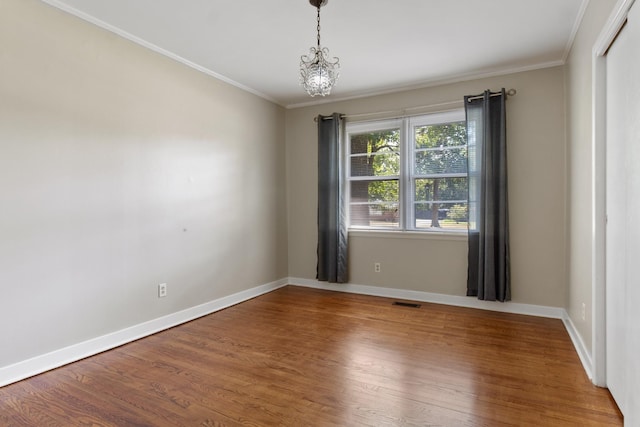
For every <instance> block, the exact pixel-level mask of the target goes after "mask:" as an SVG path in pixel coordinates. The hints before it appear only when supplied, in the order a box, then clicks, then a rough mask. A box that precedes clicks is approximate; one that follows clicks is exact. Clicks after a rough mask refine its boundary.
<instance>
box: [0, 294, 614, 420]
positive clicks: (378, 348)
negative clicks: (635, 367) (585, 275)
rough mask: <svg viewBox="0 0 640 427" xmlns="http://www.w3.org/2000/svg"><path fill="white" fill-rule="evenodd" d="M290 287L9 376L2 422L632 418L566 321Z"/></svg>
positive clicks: (2, 391) (0, 393) (2, 393)
mask: <svg viewBox="0 0 640 427" xmlns="http://www.w3.org/2000/svg"><path fill="white" fill-rule="evenodd" d="M392 302H393V300H390V299H386V298H377V297H369V296H362V295H351V294H346V293H339V292H329V291H321V290H315V289H307V288H301V287H295V286H287V287H285V288H281V289H279V290H277V291H274V292H271V293H269V294H266V295H263V296H260V297H258V298H255V299H253V300H250V301H247V302H244V303H242V304H239V305H236V306H234V307H231V308H228V309H226V310H222V311H220V312H217V313H214V314H212V315H209V316H206V317H203V318H200V319H198V320H195V321H193V322H190V323H187V324H184V325H181V326H179V327H176V328H173V329H170V330H168V331H165V332H162V333H158V334H156V335H153V336H151V337H148V338H145V339H142V340H139V341H137V342H134V343H130V344H127V345H125V346H122V347H119V348H117V349H114V350H112V351H109V352H105V353H102V354H100V355H97V356H94V357H91V358H88V359H85V360H82V361H80V362H77V363H74V364H71V365H68V366H65V367H62V368H60V369H56V370H54V371H51V372H47V373H45V374H42V375H39V376H37V377H34V378H31V379H28V380H25V381H22V382H19V383H16V384H12V385H9V386H7V387H4V388H0V425H2V426H38V427H42V426H118V427H125V426H202V427H213V426H314V427H315V426H422V427H425V426H434V427H435V426H443V427H448V426H491V427H493V426H621V425H622V417H621V415H620V413H619V412H618V410H617V407H616V406H615V404H614V403H613V401H612V399H611V397H610V395H609V393H608V391H607V390H606V389H600V388H597V387H595V386H593V385H592V384H591V383H590V381H589V380H588V378H587V377H586V375H585V373H584V371H583V369H582V366H581V365H580V361H579V359H578V356H577V354H576V352H575V350H574V348H573V346H572V344H571V342H570V339H569V336H568V335H567V333H566V331H565V329H564V326H563V325H562V322H561V321H560V320H556V319H544V318H536V317H529V316H520V315H512V314H504V313H495V312H488V311H480V310H472V309H465V308H457V307H448V306H442V305H436V304H425V303H423V304H422V306H421V307H420V308H409V307H402V306H397V305H393V304H392Z"/></svg>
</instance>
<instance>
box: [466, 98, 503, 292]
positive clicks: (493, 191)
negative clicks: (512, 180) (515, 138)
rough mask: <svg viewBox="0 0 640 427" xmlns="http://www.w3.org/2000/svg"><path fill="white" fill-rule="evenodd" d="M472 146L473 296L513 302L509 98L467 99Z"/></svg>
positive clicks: (469, 284)
mask: <svg viewBox="0 0 640 427" xmlns="http://www.w3.org/2000/svg"><path fill="white" fill-rule="evenodd" d="M464 101H465V102H464V105H465V111H466V120H467V138H468V143H469V150H468V152H469V159H468V160H469V166H468V170H469V179H468V182H469V211H470V220H469V252H468V261H469V264H468V265H469V267H468V275H467V295H469V296H477V297H478V299H481V300H488V301H503V302H504V301H509V300H511V278H510V259H509V209H508V197H507V138H506V108H505V107H506V105H505V101H506V94H505V90H504V89H502V91H501V92H499V93H492V92H490V91H485V92H484V94H482V95H474V96H466V97H465V99H464Z"/></svg>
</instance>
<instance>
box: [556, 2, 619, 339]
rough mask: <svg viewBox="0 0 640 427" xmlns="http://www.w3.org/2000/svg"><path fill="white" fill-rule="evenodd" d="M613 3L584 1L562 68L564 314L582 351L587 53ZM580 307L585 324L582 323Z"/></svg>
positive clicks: (588, 261) (588, 191)
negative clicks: (566, 217)
mask: <svg viewBox="0 0 640 427" xmlns="http://www.w3.org/2000/svg"><path fill="white" fill-rule="evenodd" d="M615 3H616V2H615V0H599V1H591V2H589V7H588V8H587V11H586V13H585V16H584V18H583V21H582V25H581V26H580V29H579V31H578V33H577V35H576V39H575V42H574V44H573V47H572V49H571V54H570V55H569V58H568V61H567V66H566V87H567V111H568V116H567V147H568V156H567V170H568V171H569V177H568V188H569V199H568V212H569V225H570V228H569V239H568V245H567V247H568V262H569V279H568V281H569V286H568V289H567V291H568V300H567V311H568V313H569V316H570V317H571V319H572V321H573V323H574V324H575V326H576V328H577V329H578V332H579V333H580V335H581V336H582V338H583V341H584V343H585V345H586V347H587V349H591V343H592V338H593V337H592V288H593V280H592V268H593V263H592V251H593V244H592V243H593V242H592V238H593V233H592V223H593V212H592V209H593V208H592V202H593V198H592V179H593V173H594V171H593V166H592V165H593V152H592V116H591V115H592V93H593V91H592V84H593V75H592V71H593V70H592V60H593V54H592V49H593V46H594V44H595V41H596V38H597V37H598V35H599V34H600V32H601V30H602V28H603V26H604V24H605V22H606V20H607V18H608V17H609V14H610V13H611V10H612V9H613V6H614V5H615ZM602 178H604V177H602ZM583 303H584V304H585V306H586V310H585V314H586V316H585V320H582V304H583Z"/></svg>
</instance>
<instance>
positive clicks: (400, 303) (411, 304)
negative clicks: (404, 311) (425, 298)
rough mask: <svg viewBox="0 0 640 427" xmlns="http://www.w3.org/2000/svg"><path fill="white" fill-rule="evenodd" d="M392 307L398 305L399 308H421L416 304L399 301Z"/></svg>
mask: <svg viewBox="0 0 640 427" xmlns="http://www.w3.org/2000/svg"><path fill="white" fill-rule="evenodd" d="M393 305H399V306H401V307H411V308H420V307H422V305H420V304H416V303H413V302H400V301H396V302H394V303H393Z"/></svg>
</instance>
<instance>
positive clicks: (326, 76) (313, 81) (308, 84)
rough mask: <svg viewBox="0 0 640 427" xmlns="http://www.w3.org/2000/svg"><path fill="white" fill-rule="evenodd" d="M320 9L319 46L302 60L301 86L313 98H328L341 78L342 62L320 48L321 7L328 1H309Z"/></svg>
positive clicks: (326, 50) (303, 56)
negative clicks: (317, 96) (318, 96)
mask: <svg viewBox="0 0 640 427" xmlns="http://www.w3.org/2000/svg"><path fill="white" fill-rule="evenodd" d="M309 3H311V4H312V5H313V6H315V7H317V9H318V18H317V20H318V44H317V46H316V47H312V48H311V49H310V51H309V54H308V55H302V57H301V58H300V84H301V85H302V87H304V90H306V91H307V93H308V94H309V95H311V96H316V95H320V96H326V95H329V94H330V93H331V88H333V86H334V85H335V84H336V80H337V79H338V77H339V76H340V60H339V59H338V58H331V56H330V55H329V49H327V48H326V47H321V46H320V7H322V6H324V5H325V4H327V0H309Z"/></svg>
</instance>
